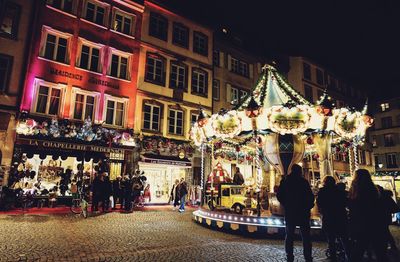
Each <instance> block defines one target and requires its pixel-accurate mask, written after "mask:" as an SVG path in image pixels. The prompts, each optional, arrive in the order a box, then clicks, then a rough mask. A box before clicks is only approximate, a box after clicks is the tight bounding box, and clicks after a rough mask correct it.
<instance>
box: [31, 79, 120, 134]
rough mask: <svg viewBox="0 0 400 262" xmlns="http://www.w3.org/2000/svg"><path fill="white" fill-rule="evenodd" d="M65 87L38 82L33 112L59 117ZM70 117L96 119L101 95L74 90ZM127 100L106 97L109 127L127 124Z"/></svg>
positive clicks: (105, 113) (105, 116) (105, 114)
mask: <svg viewBox="0 0 400 262" xmlns="http://www.w3.org/2000/svg"><path fill="white" fill-rule="evenodd" d="M65 97H66V96H65V86H64V85H60V84H55V83H51V82H46V81H42V80H37V81H36V84H35V99H34V103H33V105H32V112H33V113H37V114H43V115H50V116H58V115H60V113H61V110H62V104H63V103H65V101H64V99H65ZM71 97H72V101H71V109H70V111H71V114H70V117H71V118H72V119H74V120H81V121H82V120H85V119H87V118H90V119H95V115H96V112H97V111H98V108H99V103H100V93H97V92H89V91H85V90H82V89H79V88H73V91H72V96H71ZM127 102H128V99H127V98H118V97H113V96H111V95H104V103H105V108H104V113H103V120H104V123H105V124H107V125H112V126H118V127H123V126H124V122H125V110H126V107H127Z"/></svg>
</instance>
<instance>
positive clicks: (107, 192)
mask: <svg viewBox="0 0 400 262" xmlns="http://www.w3.org/2000/svg"><path fill="white" fill-rule="evenodd" d="M103 177H104V182H103V204H102V206H103V212H108V211H109V209H110V202H111V201H110V198H111V197H112V184H111V181H110V178H109V177H108V174H107V173H105V172H104V173H103Z"/></svg>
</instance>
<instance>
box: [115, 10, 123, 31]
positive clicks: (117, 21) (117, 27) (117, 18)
mask: <svg viewBox="0 0 400 262" xmlns="http://www.w3.org/2000/svg"><path fill="white" fill-rule="evenodd" d="M114 30H116V31H118V32H121V31H122V16H121V15H119V14H116V15H115V21H114Z"/></svg>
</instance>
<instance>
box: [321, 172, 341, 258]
mask: <svg viewBox="0 0 400 262" xmlns="http://www.w3.org/2000/svg"><path fill="white" fill-rule="evenodd" d="M317 205H318V209H319V212H320V214H321V215H322V229H323V230H324V232H325V234H326V236H327V239H328V247H329V255H330V256H329V257H330V258H331V259H333V260H335V259H336V244H335V242H336V239H337V238H338V239H340V241H341V243H342V246H343V248H344V250H345V254H346V256H347V257H349V253H348V251H349V248H348V247H349V245H348V234H347V211H346V206H347V198H346V195H345V191H343V190H341V189H339V188H338V187H337V186H336V181H335V179H334V178H333V177H332V176H326V177H325V178H324V186H323V187H322V188H321V189H320V190H319V192H318V197H317Z"/></svg>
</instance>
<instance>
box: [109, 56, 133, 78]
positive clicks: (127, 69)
mask: <svg viewBox="0 0 400 262" xmlns="http://www.w3.org/2000/svg"><path fill="white" fill-rule="evenodd" d="M113 55H116V56H118V68H117V76H113V75H111V74H112V65H113V63H112V57H113ZM121 57H123V58H126V76H125V78H123V77H121V76H120V73H121V60H122V59H121ZM131 57H132V54H130V53H126V52H123V51H120V50H117V49H115V48H110V52H109V59H108V60H109V64H108V67H107V77H111V78H116V79H120V80H126V81H131V68H130V67H131Z"/></svg>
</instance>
